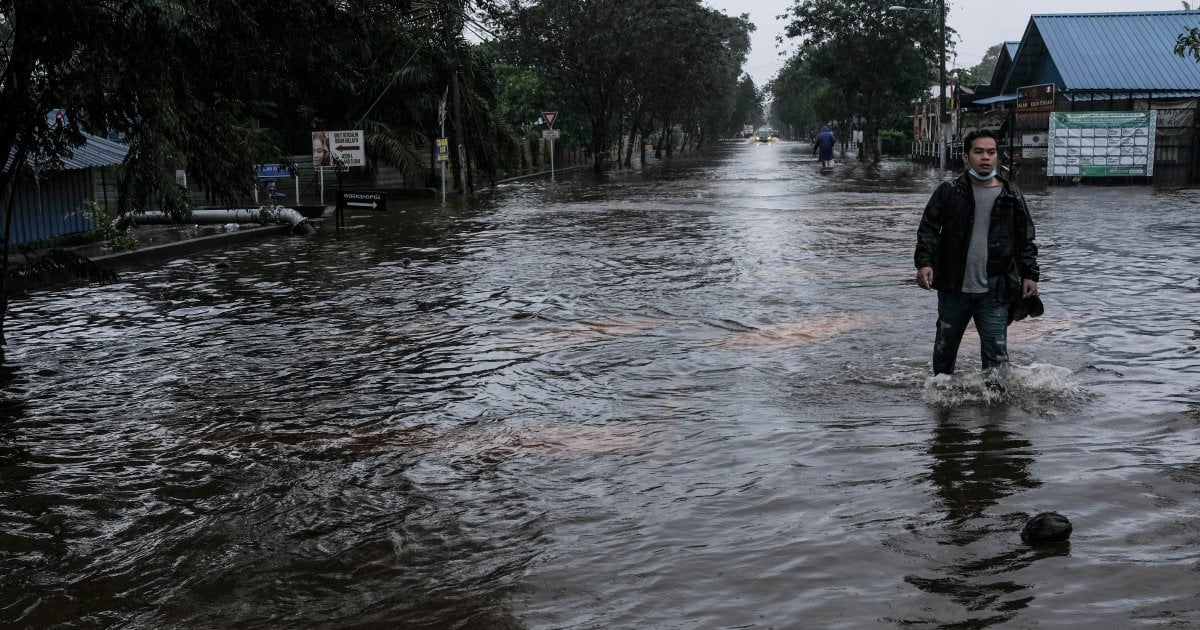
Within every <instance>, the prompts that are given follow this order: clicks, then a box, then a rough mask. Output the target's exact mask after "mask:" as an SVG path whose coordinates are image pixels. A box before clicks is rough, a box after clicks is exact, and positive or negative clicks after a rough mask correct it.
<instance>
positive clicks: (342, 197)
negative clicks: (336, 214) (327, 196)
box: [337, 190, 387, 212]
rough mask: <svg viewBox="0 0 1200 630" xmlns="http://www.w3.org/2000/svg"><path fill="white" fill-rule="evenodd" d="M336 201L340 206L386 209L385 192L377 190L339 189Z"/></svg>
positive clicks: (380, 210) (376, 209)
mask: <svg viewBox="0 0 1200 630" xmlns="http://www.w3.org/2000/svg"><path fill="white" fill-rule="evenodd" d="M337 203H338V206H339V207H342V208H365V209H367V210H375V211H379V212H382V211H384V210H387V194H386V193H384V192H382V191H378V190H339V191H338V199H337Z"/></svg>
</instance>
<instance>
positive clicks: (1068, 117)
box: [1046, 110, 1157, 177]
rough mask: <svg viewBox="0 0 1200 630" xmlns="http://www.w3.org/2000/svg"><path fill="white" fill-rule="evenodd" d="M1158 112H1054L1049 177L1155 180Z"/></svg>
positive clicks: (1047, 169)
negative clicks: (1149, 178)
mask: <svg viewBox="0 0 1200 630" xmlns="http://www.w3.org/2000/svg"><path fill="white" fill-rule="evenodd" d="M1156 123H1157V112H1156V111H1154V110H1149V111H1143V112H1054V113H1052V114H1050V134H1049V138H1050V142H1049V146H1048V147H1047V150H1048V155H1047V159H1046V174H1047V175H1049V176H1052V177H1053V176H1070V177H1130V176H1132V177H1151V176H1153V175H1154V133H1155V129H1156Z"/></svg>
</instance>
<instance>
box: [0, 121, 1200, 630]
mask: <svg viewBox="0 0 1200 630" xmlns="http://www.w3.org/2000/svg"><path fill="white" fill-rule="evenodd" d="M936 183H937V174H936V173H934V172H933V171H930V170H927V169H924V168H922V167H917V166H914V165H910V164H907V163H905V162H901V161H894V162H885V163H884V164H883V165H881V166H879V167H865V166H861V165H858V164H856V163H854V162H848V163H841V164H839V165H838V166H837V167H836V168H835V169H833V171H832V172H829V173H820V172H818V171H817V170H816V169H815V162H814V160H813V158H812V156H811V154H810V153H809V151H808V147H807V146H806V145H798V144H796V143H791V142H786V141H782V142H775V143H769V144H767V143H764V144H761V145H747V144H742V143H736V144H730V145H728V146H724V147H714V150H713V151H712V152H711V153H709V154H708V155H707V156H704V157H694V156H693V157H685V158H684V159H677V160H674V161H672V162H670V163H667V164H663V165H659V166H657V167H655V168H653V169H649V170H647V171H646V172H638V173H611V174H606V175H602V176H592V175H590V174H587V173H581V172H577V173H568V174H564V175H563V176H562V177H560V178H559V180H558V181H556V182H553V183H552V182H549V181H526V182H521V183H517V184H509V185H505V186H502V187H500V188H499V189H498V190H496V191H494V192H489V193H486V194H484V195H481V196H480V198H479V199H477V200H475V201H473V202H471V203H464V202H463V201H461V200H459V201H456V202H454V203H451V204H449V205H447V206H445V207H442V206H441V205H439V204H436V203H435V204H428V203H425V202H402V203H398V204H396V207H395V208H392V209H390V210H389V212H388V213H379V214H374V213H373V214H362V215H354V216H351V217H349V222H348V226H347V228H346V229H344V230H337V231H335V230H332V229H328V230H324V231H322V232H321V233H319V234H318V235H316V236H314V237H312V238H307V239H305V238H282V239H275V240H270V241H265V242H261V243H254V244H249V245H246V246H243V247H239V248H235V249H230V250H227V251H219V252H210V253H205V254H201V255H197V256H194V257H191V258H187V259H181V260H177V261H173V262H171V263H169V264H166V265H164V266H162V267H161V268H158V269H149V270H142V271H135V272H130V273H128V274H126V275H125V277H124V278H123V280H122V281H121V282H120V283H118V284H117V285H115V286H110V287H102V288H95V287H68V288H63V289H58V290H54V291H45V292H40V293H37V294H33V295H29V296H25V297H22V298H21V299H19V300H17V301H14V302H13V304H12V313H11V317H10V320H9V326H10V330H9V331H8V332H9V342H10V346H9V347H8V355H9V357H8V358H9V361H8V362H7V363H6V364H5V365H4V366H2V367H0V388H2V390H0V391H2V396H0V532H2V533H0V625H5V626H15V627H52V626H62V627H136V628H160V627H255V626H257V627H293V626H296V627H416V628H420V627H427V628H444V627H487V628H525V627H529V628H542V627H561V628H593V627H621V628H626V627H631V628H632V627H654V628H658V627H663V628H666V627H825V628H836V627H844V628H860V627H864V626H866V627H871V626H907V625H921V626H938V627H986V626H999V627H1031V626H1037V625H1047V626H1059V625H1079V626H1090V627H1127V626H1130V625H1134V624H1150V625H1154V624H1177V625H1189V624H1191V625H1196V624H1200V605H1198V604H1197V603H1196V602H1195V596H1194V592H1193V591H1194V589H1192V588H1191V587H1190V584H1191V582H1192V581H1193V580H1192V578H1193V577H1194V570H1195V567H1196V566H1198V563H1200V551H1196V550H1197V549H1200V534H1197V531H1198V530H1197V529H1196V528H1195V515H1194V509H1193V508H1194V505H1195V497H1196V495H1197V493H1198V492H1200V453H1198V452H1197V448H1196V444H1197V442H1198V441H1200V440H1198V438H1200V426H1198V425H1200V401H1198V398H1200V395H1198V389H1197V388H1198V387H1200V386H1198V385H1197V383H1200V379H1197V375H1198V373H1200V354H1198V351H1197V345H1198V343H1197V339H1198V338H1200V318H1197V316H1196V315H1195V313H1197V312H1200V308H1197V307H1198V306H1200V305H1198V304H1197V300H1198V298H1200V279H1198V278H1197V276H1196V273H1197V272H1196V269H1197V268H1200V265H1198V264H1197V263H1198V262H1200V261H1198V260H1197V259H1198V258H1200V255H1198V254H1197V253H1196V250H1195V247H1194V244H1195V243H1196V242H1197V240H1198V238H1200V221H1197V219H1196V215H1195V208H1196V205H1195V202H1194V200H1193V196H1192V195H1191V194H1190V192H1189V191H1181V192H1175V191H1156V190H1152V189H1149V188H1092V187H1078V188H1069V187H1068V188H1054V189H1050V190H1045V191H1030V194H1029V198H1030V201H1031V203H1032V205H1033V209H1034V216H1035V219H1036V220H1037V222H1038V234H1039V239H1040V240H1041V246H1042V267H1043V269H1044V274H1045V275H1044V281H1043V283H1042V285H1041V291H1042V296H1043V301H1044V302H1045V304H1046V313H1045V315H1043V316H1042V317H1040V318H1036V319H1031V320H1025V321H1023V322H1018V323H1017V324H1014V326H1013V327H1012V328H1011V330H1010V335H1009V339H1010V354H1011V355H1012V357H1013V360H1014V362H1015V364H1016V365H1015V368H1014V371H1013V372H1014V373H1013V376H1012V379H1011V383H1010V388H1009V392H1008V394H1007V395H1005V396H989V395H987V394H986V393H985V390H984V388H983V387H982V386H981V384H982V379H981V375H980V374H979V372H978V371H977V370H972V369H970V368H968V369H964V370H961V371H960V373H959V374H956V375H955V377H954V378H953V379H943V380H939V379H934V378H931V376H930V374H929V357H930V353H931V352H932V343H933V323H934V319H935V317H936V314H935V304H934V298H933V296H932V295H931V294H929V293H927V292H924V291H920V290H919V289H916V288H915V286H914V284H913V281H912V278H913V271H912V269H911V259H912V247H913V244H914V239H915V233H916V225H917V221H918V220H919V216H920V212H921V208H922V207H923V206H924V204H925V201H926V199H927V198H928V194H929V191H930V190H932V188H933V186H934V185H935V184H936ZM389 205H391V204H389ZM1131 209H1134V211H1131ZM972 335H974V332H973V331H969V332H968V337H967V339H972V338H973V337H972ZM972 345H973V344H971V343H969V342H967V343H964V347H963V350H962V356H961V357H960V361H959V364H960V365H962V366H973V365H977V364H978V363H979V361H978V355H977V353H978V349H977V344H974V345H975V346H976V347H974V348H973V347H972ZM1047 510H1056V511H1059V512H1061V513H1063V514H1065V515H1067V516H1068V517H1069V518H1070V519H1071V520H1072V522H1073V523H1074V524H1075V533H1074V535H1073V536H1072V542H1071V544H1070V545H1069V546H1060V547H1049V548H1043V547H1030V546H1027V545H1024V544H1023V543H1021V541H1020V538H1019V532H1020V528H1021V526H1022V524H1023V523H1024V521H1025V519H1027V518H1028V517H1029V516H1030V515H1032V514H1035V513H1037V512H1041V511H1047ZM1104 602H1107V603H1104ZM1100 603H1103V604H1100Z"/></svg>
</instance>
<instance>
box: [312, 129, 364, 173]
mask: <svg viewBox="0 0 1200 630" xmlns="http://www.w3.org/2000/svg"><path fill="white" fill-rule="evenodd" d="M312 139H313V168H328V167H331V166H334V165H341V166H342V167H347V168H348V167H351V166H366V165H367V147H366V144H365V143H364V142H363V132H362V129H354V130H348V131H314V132H313V133H312Z"/></svg>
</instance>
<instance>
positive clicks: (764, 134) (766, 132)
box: [754, 127, 775, 142]
mask: <svg viewBox="0 0 1200 630" xmlns="http://www.w3.org/2000/svg"><path fill="white" fill-rule="evenodd" d="M754 135H755V138H757V139H758V141H759V142H770V141H771V138H774V137H775V130H774V129H771V128H770V127H761V128H759V130H758V132H757V133H755V134H754Z"/></svg>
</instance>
